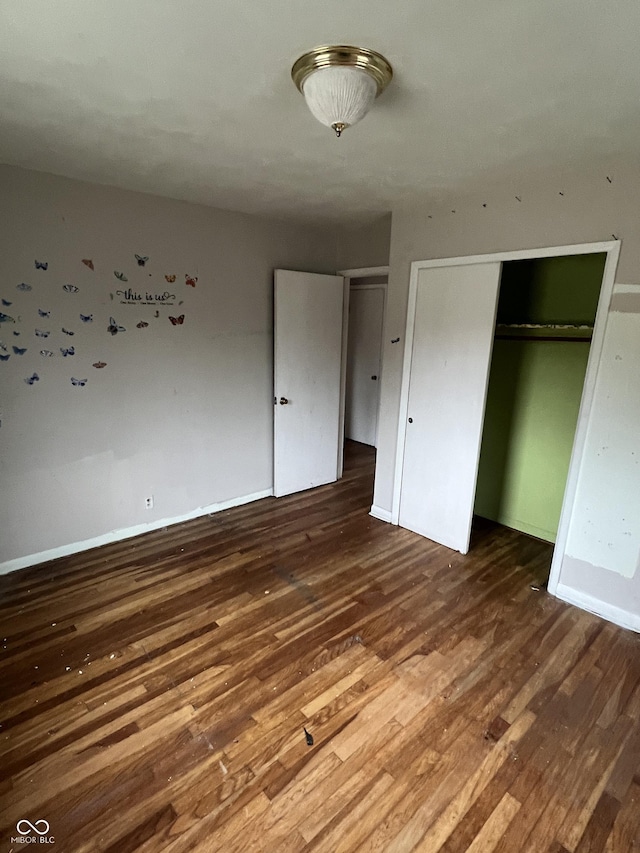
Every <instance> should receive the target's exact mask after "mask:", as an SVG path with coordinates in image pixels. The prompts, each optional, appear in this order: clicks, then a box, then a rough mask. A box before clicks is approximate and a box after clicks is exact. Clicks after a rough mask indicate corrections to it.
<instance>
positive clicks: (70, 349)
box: [60, 347, 76, 358]
mask: <svg viewBox="0 0 640 853" xmlns="http://www.w3.org/2000/svg"><path fill="white" fill-rule="evenodd" d="M60 352H61V353H62V356H63V358H66V357H67V356H68V355H75V354H76V350H75V347H60Z"/></svg>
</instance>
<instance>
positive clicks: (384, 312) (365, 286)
mask: <svg viewBox="0 0 640 853" xmlns="http://www.w3.org/2000/svg"><path fill="white" fill-rule="evenodd" d="M367 277H368V276H367ZM388 286H389V282H388V281H387V282H380V284H359V283H358V280H357V279H356V280H355V281H354V282H352V284H351V287H350V288H349V300H351V291H352V290H381V291H382V329H381V330H380V367H379V369H378V405H377V406H376V428H375V445H374V447H377V446H378V424H379V423H380V383H381V381H382V380H381V378H380V377H381V376H382V342H383V340H384V319H385V317H386V316H387V288H388ZM348 326H349V310H348V309H347V328H348ZM348 344H349V341H348V340H347V353H346V355H345V362H344V370H345V386H344V398H345V417H346V401H347V383H346V376H347V367H348V360H349V355H348ZM342 443H343V445H344V439H343V442H342Z"/></svg>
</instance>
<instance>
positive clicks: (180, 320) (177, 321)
mask: <svg viewBox="0 0 640 853" xmlns="http://www.w3.org/2000/svg"><path fill="white" fill-rule="evenodd" d="M169 319H170V320H171V325H172V326H181V325H182V324H183V323H184V314H181V315H180V316H179V317H169Z"/></svg>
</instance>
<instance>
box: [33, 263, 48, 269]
mask: <svg viewBox="0 0 640 853" xmlns="http://www.w3.org/2000/svg"><path fill="white" fill-rule="evenodd" d="M33 263H34V264H35V267H36V269H37V270H46V269H49V262H48V261H34V262H33Z"/></svg>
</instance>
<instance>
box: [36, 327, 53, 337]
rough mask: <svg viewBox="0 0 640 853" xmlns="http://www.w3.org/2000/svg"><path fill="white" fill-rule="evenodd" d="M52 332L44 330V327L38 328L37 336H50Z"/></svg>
mask: <svg viewBox="0 0 640 853" xmlns="http://www.w3.org/2000/svg"><path fill="white" fill-rule="evenodd" d="M50 334H51V332H43V331H42V329H36V337H37V338H48V337H49V335H50Z"/></svg>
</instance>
